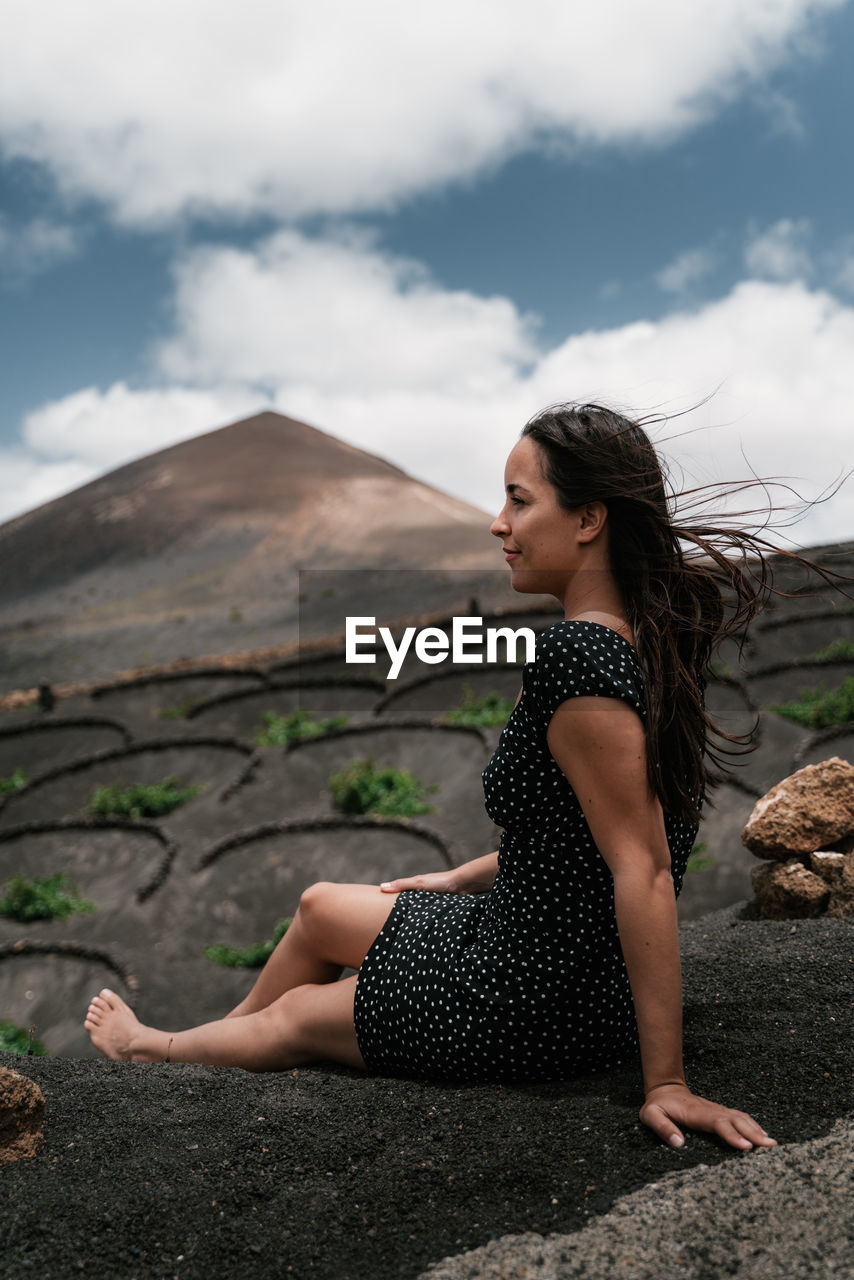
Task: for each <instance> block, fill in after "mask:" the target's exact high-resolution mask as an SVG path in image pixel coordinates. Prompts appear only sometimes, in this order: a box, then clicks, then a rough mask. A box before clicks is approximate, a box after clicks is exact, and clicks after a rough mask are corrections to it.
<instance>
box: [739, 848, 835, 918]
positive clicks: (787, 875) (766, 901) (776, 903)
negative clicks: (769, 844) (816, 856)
mask: <svg viewBox="0 0 854 1280" xmlns="http://www.w3.org/2000/svg"><path fill="white" fill-rule="evenodd" d="M750 879H751V882H752V884H753V892H754V893H755V894H756V898H757V901H758V903H759V914H760V916H761V917H762V918H763V919H764V920H791V919H793V918H797V917H803V916H820V915H821V914H822V913H823V911H824V909H825V907H826V906H827V903H828V900H829V898H830V886H829V885H828V884H826V883H825V881H824V880H822V879H821V877H820V876H817V875H816V874H815V872H814V871H810V869H809V867H806V866H804V864H803V862H801V861H800V860H799V859H798V858H793V859H792V860H791V861H789V862H785V863H782V862H765V863H763V864H762V866H760V867H754V868H753V871H752V872H751V873H750Z"/></svg>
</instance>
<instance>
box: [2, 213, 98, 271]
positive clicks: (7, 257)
mask: <svg viewBox="0 0 854 1280" xmlns="http://www.w3.org/2000/svg"><path fill="white" fill-rule="evenodd" d="M79 249H80V232H79V230H78V229H77V228H74V227H70V226H66V225H63V224H61V223H58V222H53V221H51V220H50V219H49V218H31V219H30V221H29V222H23V223H19V224H18V225H17V226H16V225H15V224H14V223H12V222H10V221H9V219H8V218H4V217H3V216H2V215H0V272H2V273H3V274H4V275H6V276H10V277H11V278H12V279H13V280H14V279H20V278H21V277H24V276H31V275H36V274H38V273H39V272H41V271H47V270H49V269H50V268H51V267H52V266H54V265H55V264H56V263H58V262H62V261H63V260H64V259H66V258H73V257H74V256H75V254H77V253H78V252H79Z"/></svg>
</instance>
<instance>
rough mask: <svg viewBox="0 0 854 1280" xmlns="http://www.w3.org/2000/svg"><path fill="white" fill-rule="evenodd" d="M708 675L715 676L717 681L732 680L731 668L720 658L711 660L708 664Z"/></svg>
mask: <svg viewBox="0 0 854 1280" xmlns="http://www.w3.org/2000/svg"><path fill="white" fill-rule="evenodd" d="M709 674H710V675H713V676H715V677H716V678H717V679H718V680H732V679H733V678H734V677H733V670H732V667H731V666H730V665H729V663H728V662H724V661H723V660H722V659H721V658H713V659H712V661H711V662H710V663H709Z"/></svg>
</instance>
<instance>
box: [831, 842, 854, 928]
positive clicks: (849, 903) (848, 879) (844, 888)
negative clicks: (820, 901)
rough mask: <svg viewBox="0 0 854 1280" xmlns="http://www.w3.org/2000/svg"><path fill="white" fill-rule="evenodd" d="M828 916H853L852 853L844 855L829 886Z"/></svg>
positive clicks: (853, 870)
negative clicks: (837, 872)
mask: <svg viewBox="0 0 854 1280" xmlns="http://www.w3.org/2000/svg"><path fill="white" fill-rule="evenodd" d="M827 914H828V915H829V916H854V853H846V855H845V857H844V858H843V860H842V867H841V870H840V871H839V874H838V876H837V877H836V878H835V879H834V880H833V882H832V883H831V886H830V901H829V902H828V904H827Z"/></svg>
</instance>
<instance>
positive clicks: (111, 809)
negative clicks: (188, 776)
mask: <svg viewBox="0 0 854 1280" xmlns="http://www.w3.org/2000/svg"><path fill="white" fill-rule="evenodd" d="M200 791H201V787H200V786H192V787H179V785H178V779H177V778H174V777H170V778H164V779H163V780H162V782H152V783H150V784H146V783H142V782H134V783H132V784H131V785H130V786H128V787H123V786H122V785H121V783H118V782H117V783H116V784H115V785H114V786H112V787H99V788H98V790H97V791H96V792H95V794H94V795H93V796H92V799H91V800H90V801H89V812H90V813H96V814H100V815H101V817H129V818H155V817H158V816H159V815H161V814H164V813H171V812H172V810H173V809H177V807H178V805H179V804H183V803H184V802H185V801H186V800H192V799H193V797H194V796H197V795H198V794H199V792H200Z"/></svg>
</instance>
